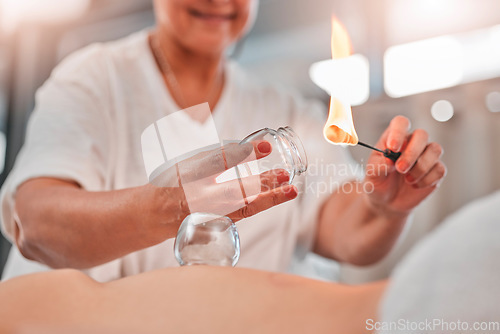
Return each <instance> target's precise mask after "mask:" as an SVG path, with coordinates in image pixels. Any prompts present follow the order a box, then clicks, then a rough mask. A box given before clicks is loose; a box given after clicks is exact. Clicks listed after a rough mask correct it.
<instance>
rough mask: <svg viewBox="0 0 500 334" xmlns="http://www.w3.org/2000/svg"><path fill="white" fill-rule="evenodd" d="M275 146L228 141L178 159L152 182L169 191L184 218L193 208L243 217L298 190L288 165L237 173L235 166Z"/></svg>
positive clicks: (178, 218) (175, 209)
mask: <svg viewBox="0 0 500 334" xmlns="http://www.w3.org/2000/svg"><path fill="white" fill-rule="evenodd" d="M271 149H272V147H271V145H270V144H269V143H268V142H267V141H254V142H251V143H247V144H228V145H225V146H223V147H221V148H218V149H215V150H211V151H206V152H202V153H199V154H197V155H195V156H193V157H191V158H189V159H186V160H183V161H181V162H179V163H177V164H176V165H174V166H172V167H170V168H168V169H167V170H165V171H163V172H162V173H160V174H159V175H158V176H156V177H155V178H154V179H153V180H152V181H151V183H152V184H153V185H155V186H157V187H160V188H162V189H164V191H165V192H166V193H168V195H167V196H168V198H167V197H166V200H167V201H169V202H170V203H171V205H170V206H169V208H168V211H169V212H170V213H171V218H172V219H174V220H175V221H177V223H179V224H180V222H181V221H182V219H184V217H186V216H187V215H188V214H189V213H193V212H209V213H215V214H220V215H228V216H229V217H230V218H231V219H232V220H233V221H238V220H241V219H243V218H247V217H250V216H252V215H255V214H257V213H259V212H261V211H264V210H267V209H269V208H271V207H273V206H275V205H278V204H281V203H284V202H286V201H289V200H291V199H294V198H295V197H296V196H297V189H296V187H295V186H292V185H289V184H288V182H289V180H290V177H289V175H288V173H287V172H286V171H284V170H271V171H266V172H264V173H262V174H260V175H250V176H247V177H237V173H236V169H235V168H233V167H235V166H237V165H239V164H242V163H248V162H250V161H253V160H257V159H261V158H264V157H266V156H268V155H269V154H270V153H271ZM173 212H176V214H172V213H173Z"/></svg>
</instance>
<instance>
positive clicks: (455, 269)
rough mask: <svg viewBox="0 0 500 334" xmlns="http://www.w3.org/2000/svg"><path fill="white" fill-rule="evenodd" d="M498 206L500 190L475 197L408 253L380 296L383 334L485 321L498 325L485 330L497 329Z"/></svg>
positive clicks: (437, 329) (499, 287) (458, 329)
mask: <svg viewBox="0 0 500 334" xmlns="http://www.w3.org/2000/svg"><path fill="white" fill-rule="evenodd" d="M499 206H500V192H498V193H496V194H494V195H493V196H490V197H488V198H485V199H482V200H480V201H476V202H475V203H473V204H471V205H469V206H467V207H465V208H464V209H462V210H460V211H458V212H457V213H456V214H454V215H452V216H451V217H450V218H448V219H447V220H446V221H445V222H444V223H443V224H442V225H441V226H440V227H438V228H437V230H436V231H435V232H433V233H432V234H431V235H429V236H428V237H426V238H425V239H424V240H422V241H421V242H420V243H419V244H418V245H417V246H416V247H415V248H414V249H413V250H412V251H411V252H410V254H409V255H408V256H407V257H406V258H405V259H404V260H403V262H402V263H401V264H400V265H399V266H398V268H397V269H396V272H395V274H394V275H393V276H392V277H391V281H390V284H389V287H388V289H387V291H386V293H385V296H384V298H383V300H382V303H381V307H380V313H381V314H380V319H381V320H382V322H381V323H380V324H379V328H380V329H383V330H381V331H380V332H381V333H408V332H411V330H410V329H409V328H408V327H410V326H412V327H415V326H421V327H422V330H418V332H421V333H427V332H430V333H443V332H446V333H451V332H457V333H458V332H468V331H471V332H481V330H480V329H475V330H474V329H473V328H472V327H473V326H474V323H478V324H479V325H481V324H482V325H485V323H484V322H486V325H487V323H488V322H496V326H498V327H496V328H490V329H488V330H485V329H484V328H482V331H483V332H485V333H490V332H491V333H493V332H498V331H499V330H500V313H499V310H498V296H500V284H498V277H499V276H500V261H498V256H499V254H500V243H499V242H498V235H499V234H500V224H499V223H500V218H499V216H498V207H499ZM459 321H460V322H461V325H459ZM383 326H385V327H383ZM390 326H392V328H390ZM424 326H425V327H424ZM455 326H468V328H464V327H455ZM453 327H455V329H453ZM413 331H415V329H414V330H413Z"/></svg>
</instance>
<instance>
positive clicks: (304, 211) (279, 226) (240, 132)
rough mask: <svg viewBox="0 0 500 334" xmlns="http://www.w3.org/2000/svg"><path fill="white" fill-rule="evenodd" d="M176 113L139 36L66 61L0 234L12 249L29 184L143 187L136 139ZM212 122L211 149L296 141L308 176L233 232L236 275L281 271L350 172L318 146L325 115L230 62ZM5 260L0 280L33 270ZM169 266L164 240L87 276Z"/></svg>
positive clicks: (43, 104) (38, 115) (31, 128)
mask: <svg viewBox="0 0 500 334" xmlns="http://www.w3.org/2000/svg"><path fill="white" fill-rule="evenodd" d="M180 109H181V108H179V107H178V106H177V105H176V104H175V102H174V101H173V100H172V98H171V96H170V95H169V93H168V90H167V89H166V87H165V84H164V82H163V79H162V77H161V74H160V72H159V71H158V68H157V65H156V63H155V61H154V58H153V55H152V53H151V50H150V48H149V45H148V43H147V32H146V31H142V32H139V33H136V34H134V35H132V36H129V37H127V38H125V39H122V40H119V41H116V42H112V43H107V44H96V45H91V46H89V47H87V48H85V49H83V50H81V51H79V52H77V53H75V54H73V55H71V56H70V57H68V58H67V59H66V60H64V61H63V62H62V63H61V64H60V65H59V66H58V67H57V68H56V69H55V70H54V71H53V73H52V76H51V77H50V79H49V80H48V81H47V82H46V83H45V84H44V85H43V86H42V87H41V88H40V89H39V91H38V93H37V96H36V108H35V110H34V112H33V114H32V117H31V119H30V122H29V125H28V132H27V138H26V142H25V145H24V147H23V148H22V150H21V152H20V154H19V156H18V158H17V161H16V164H15V167H14V169H13V171H12V172H11V174H10V175H9V177H8V179H7V181H6V183H5V185H4V186H3V188H2V193H1V210H2V229H3V232H4V234H5V235H6V236H7V237H8V238H9V239H10V240H12V241H14V239H15V237H14V236H15V234H16V229H17V227H16V223H15V220H14V219H13V210H12V208H13V206H14V195H15V191H16V189H17V187H18V186H19V185H20V184H21V183H22V182H24V181H26V180H28V179H30V178H35V177H43V176H46V177H57V178H62V179H69V180H74V181H76V182H78V183H79V184H80V185H81V186H82V187H83V188H85V189H86V190H89V191H108V190H115V189H123V188H130V187H134V186H140V185H144V184H146V183H147V182H148V178H147V175H146V171H145V167H144V163H143V158H142V153H141V133H142V132H143V130H144V129H146V128H147V127H148V126H149V125H150V124H152V123H153V122H155V121H157V120H159V119H161V118H162V117H164V116H165V115H168V114H170V113H173V112H175V111H178V110H180ZM213 119H214V122H215V126H216V128H217V133H218V134H219V137H220V139H221V140H235V139H237V140H239V139H242V138H244V137H245V136H247V135H248V134H250V133H252V132H254V131H255V130H258V129H261V128H264V127H268V128H274V129H277V128H278V127H281V126H287V125H288V126H291V127H292V128H293V129H294V130H295V131H296V132H297V134H298V136H299V137H300V138H301V139H302V142H303V144H304V147H305V149H306V152H307V154H308V158H309V172H308V173H307V175H305V176H301V177H299V178H297V179H296V181H298V183H297V185H298V186H299V191H300V192H301V193H300V195H299V197H298V198H297V199H295V200H294V201H291V202H289V203H286V204H284V205H280V206H278V207H275V208H272V209H271V210H267V211H266V212H262V213H260V214H258V215H256V216H254V217H251V218H248V219H245V220H244V221H242V222H241V223H239V224H238V230H239V233H240V238H241V258H240V261H239V264H238V266H240V267H252V268H258V269H263V270H271V271H285V270H287V268H288V267H289V265H290V262H291V260H292V257H293V254H294V252H295V251H296V249H297V248H300V249H302V250H308V249H310V247H311V244H312V240H313V236H314V232H315V222H316V221H317V214H318V210H319V208H320V206H321V203H322V202H323V200H324V199H325V198H326V196H328V195H329V194H330V193H332V192H333V191H334V190H335V189H336V187H337V186H338V185H339V184H341V183H342V182H344V181H346V180H348V179H352V178H353V177H354V175H355V174H356V173H357V174H358V175H359V172H360V170H359V169H358V168H357V166H356V165H355V164H354V163H353V161H352V159H351V157H350V155H349V154H348V152H347V150H346V149H344V148H341V147H339V146H333V145H330V144H328V143H326V141H325V140H324V139H323V135H322V127H323V122H324V120H325V119H326V115H325V112H324V108H323V106H322V105H321V104H320V103H317V102H316V103H315V102H310V101H305V100H303V99H301V98H299V97H298V95H297V94H293V93H290V92H287V91H285V90H284V89H281V88H278V87H276V86H269V85H262V84H259V83H258V82H257V81H256V80H255V79H254V78H252V77H251V76H250V75H248V74H247V73H245V72H244V71H243V70H242V69H240V68H239V67H238V66H237V65H236V64H234V63H229V64H228V65H227V71H226V85H225V87H224V91H223V94H222V97H221V99H220V101H219V103H218V104H217V106H216V108H215V110H214V112H213ZM192 135H193V136H196V135H197V134H195V133H193V134H192ZM200 135H202V136H203V131H200ZM46 223H47V224H50V222H46ZM12 257H13V258H11V259H10V260H9V265H8V266H7V267H6V273H5V275H6V276H4V277H11V276H12V275H15V274H20V273H26V272H29V271H35V270H40V269H41V268H43V266H42V267H41V266H39V265H34V264H33V263H29V262H26V260H24V259H21V256H20V255H19V253H18V252H12ZM21 261H24V262H23V264H21ZM177 265H178V264H177V262H176V260H175V258H174V255H173V239H171V240H167V241H165V242H163V243H162V244H159V245H156V246H153V247H150V248H148V249H144V250H142V251H138V252H135V253H132V254H129V255H127V256H125V257H123V258H120V259H117V260H115V261H112V262H110V263H107V264H104V265H101V266H98V267H96V268H93V269H90V270H88V273H89V274H90V275H91V276H92V277H94V278H95V279H97V280H99V281H109V280H112V279H116V278H119V277H122V276H126V275H133V274H137V273H140V272H144V271H148V270H152V269H156V268H162V267H169V266H177ZM23 266H24V267H23ZM16 268H18V269H19V268H27V269H22V270H21V271H19V270H16Z"/></svg>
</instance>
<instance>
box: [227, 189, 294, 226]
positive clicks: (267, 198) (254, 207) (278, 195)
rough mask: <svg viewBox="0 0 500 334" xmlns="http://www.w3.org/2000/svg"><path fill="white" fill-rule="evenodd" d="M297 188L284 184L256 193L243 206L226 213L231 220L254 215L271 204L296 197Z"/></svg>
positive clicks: (277, 203)
mask: <svg viewBox="0 0 500 334" xmlns="http://www.w3.org/2000/svg"><path fill="white" fill-rule="evenodd" d="M297 194H298V191H297V188H296V187H295V186H293V185H284V186H281V187H278V188H275V189H272V190H270V191H268V192H265V193H262V194H260V195H258V196H257V197H256V198H255V199H254V200H253V201H251V202H250V203H249V204H248V205H246V206H244V207H243V208H241V209H239V210H237V211H235V212H233V213H231V214H229V215H228V217H229V218H231V219H232V220H233V221H235V222H236V221H239V220H241V219H245V218H248V217H251V216H253V215H256V214H257V213H259V212H262V211H265V210H267V209H270V208H272V207H273V206H276V205H279V204H282V203H285V202H288V201H290V200H292V199H294V198H296V197H297Z"/></svg>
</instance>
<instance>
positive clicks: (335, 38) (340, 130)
mask: <svg viewBox="0 0 500 334" xmlns="http://www.w3.org/2000/svg"><path fill="white" fill-rule="evenodd" d="M351 54H352V44H351V39H350V38H349V34H348V33H347V30H346V29H345V27H344V26H343V25H342V23H340V21H339V20H337V19H336V18H335V17H334V16H332V59H341V58H347V57H349V56H350V55H351ZM323 135H324V136H325V139H326V140H327V141H329V142H330V143H332V144H347V145H356V144H357V143H358V135H357V134H356V130H355V129H354V123H353V121H352V111H351V106H350V105H349V104H348V103H346V102H343V101H342V97H341V96H339V97H333V96H332V97H331V99H330V111H329V113H328V120H327V121H326V124H325V127H324V129H323Z"/></svg>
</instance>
